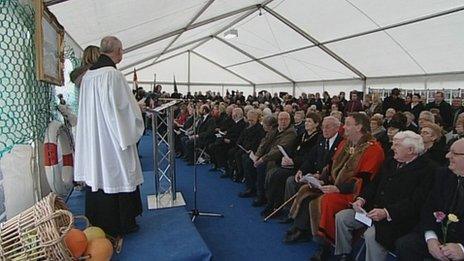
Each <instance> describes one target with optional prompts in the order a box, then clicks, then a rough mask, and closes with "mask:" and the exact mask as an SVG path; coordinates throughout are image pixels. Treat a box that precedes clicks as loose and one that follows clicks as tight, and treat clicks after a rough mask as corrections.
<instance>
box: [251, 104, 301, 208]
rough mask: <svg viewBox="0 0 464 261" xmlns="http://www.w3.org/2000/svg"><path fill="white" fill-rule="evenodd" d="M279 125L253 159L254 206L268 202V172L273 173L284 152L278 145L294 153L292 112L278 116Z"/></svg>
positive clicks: (289, 152) (294, 137)
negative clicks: (255, 174)
mask: <svg viewBox="0 0 464 261" xmlns="http://www.w3.org/2000/svg"><path fill="white" fill-rule="evenodd" d="M277 123H278V126H277V128H276V129H274V130H271V131H270V132H269V133H268V134H267V135H266V137H264V139H263V140H262V142H261V144H260V145H259V148H258V150H257V151H256V155H255V156H256V158H255V159H253V166H254V167H255V168H256V173H257V178H256V194H257V195H256V199H255V200H254V202H253V206H254V207H259V206H263V205H264V204H266V195H265V191H264V187H265V185H264V183H265V181H266V177H267V175H268V173H271V172H273V171H274V170H275V168H277V167H278V166H279V165H280V162H281V160H282V152H280V150H279V148H278V147H277V145H280V146H281V147H282V148H283V149H284V150H285V151H286V153H288V154H293V152H294V150H295V143H296V131H295V129H294V128H293V126H292V125H291V124H290V114H288V113H287V112H281V113H279V115H278V118H277Z"/></svg>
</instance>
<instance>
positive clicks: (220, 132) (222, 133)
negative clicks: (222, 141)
mask: <svg viewBox="0 0 464 261" xmlns="http://www.w3.org/2000/svg"><path fill="white" fill-rule="evenodd" d="M218 133H219V134H221V135H222V136H225V135H226V133H225V132H222V131H218Z"/></svg>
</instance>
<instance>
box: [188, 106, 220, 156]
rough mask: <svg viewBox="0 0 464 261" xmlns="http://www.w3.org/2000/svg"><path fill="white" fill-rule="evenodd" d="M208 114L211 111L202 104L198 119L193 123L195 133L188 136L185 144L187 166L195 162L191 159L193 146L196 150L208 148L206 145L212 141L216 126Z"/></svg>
mask: <svg viewBox="0 0 464 261" xmlns="http://www.w3.org/2000/svg"><path fill="white" fill-rule="evenodd" d="M210 112H211V109H210V107H209V105H207V104H203V105H202V106H201V107H200V111H199V113H200V117H199V118H198V119H197V122H196V123H195V124H196V130H195V131H196V133H193V134H192V135H190V136H189V137H188V140H187V141H186V143H185V148H186V150H185V151H186V154H187V155H186V156H187V162H188V165H193V164H194V161H195V160H197V159H194V158H193V154H194V153H193V150H194V144H195V145H196V147H197V148H204V147H206V146H208V144H209V143H211V142H212V140H213V139H214V128H215V126H216V124H215V123H214V120H213V118H212V117H211V114H210Z"/></svg>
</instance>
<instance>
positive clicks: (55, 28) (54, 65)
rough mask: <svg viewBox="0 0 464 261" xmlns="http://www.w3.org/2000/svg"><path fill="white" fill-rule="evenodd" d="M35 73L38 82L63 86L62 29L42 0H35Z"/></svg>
mask: <svg viewBox="0 0 464 261" xmlns="http://www.w3.org/2000/svg"><path fill="white" fill-rule="evenodd" d="M34 3H35V49H36V72H37V78H38V79H39V80H40V81H44V82H48V83H51V84H54V85H58V86H62V85H63V84H64V75H63V74H64V72H63V71H64V28H63V26H61V25H60V23H58V20H57V19H56V17H55V15H53V14H52V13H51V12H50V11H49V10H48V8H47V7H45V6H44V5H43V2H42V0H35V1H34Z"/></svg>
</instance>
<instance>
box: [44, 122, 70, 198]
mask: <svg viewBox="0 0 464 261" xmlns="http://www.w3.org/2000/svg"><path fill="white" fill-rule="evenodd" d="M64 128H65V126H64V125H63V124H62V123H61V122H58V121H52V122H50V124H49V125H48V128H47V130H46V131H45V139H44V166H45V175H46V177H47V181H48V184H49V185H50V188H51V190H52V191H53V192H55V193H57V194H58V195H62V196H66V195H67V194H68V193H69V192H70V191H71V189H72V188H73V186H74V184H73V181H74V160H73V149H72V146H71V140H70V139H72V137H68V134H67V133H66V131H65V129H64ZM71 135H72V134H71ZM58 145H60V149H61V155H62V157H61V159H60V160H59V159H58V154H59V148H58Z"/></svg>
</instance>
